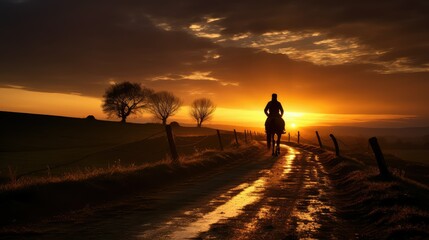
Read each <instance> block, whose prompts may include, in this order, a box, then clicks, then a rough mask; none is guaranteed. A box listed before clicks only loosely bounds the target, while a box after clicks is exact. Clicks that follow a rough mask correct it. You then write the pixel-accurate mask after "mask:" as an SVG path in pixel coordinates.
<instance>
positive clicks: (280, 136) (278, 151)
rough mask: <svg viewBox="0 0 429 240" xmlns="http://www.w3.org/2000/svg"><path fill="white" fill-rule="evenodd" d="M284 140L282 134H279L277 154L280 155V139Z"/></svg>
mask: <svg viewBox="0 0 429 240" xmlns="http://www.w3.org/2000/svg"><path fill="white" fill-rule="evenodd" d="M281 138H282V135H281V134H277V154H280V139H281Z"/></svg>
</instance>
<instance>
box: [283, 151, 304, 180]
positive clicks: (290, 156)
mask: <svg viewBox="0 0 429 240" xmlns="http://www.w3.org/2000/svg"><path fill="white" fill-rule="evenodd" d="M286 148H287V149H288V150H287V154H286V156H285V157H286V163H285V165H284V171H283V174H284V175H286V174H288V173H289V172H290V171H291V170H292V162H293V161H294V159H295V158H296V155H297V154H301V153H300V152H299V151H297V150H296V149H295V148H291V147H289V146H286Z"/></svg>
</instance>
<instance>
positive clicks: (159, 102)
mask: <svg viewBox="0 0 429 240" xmlns="http://www.w3.org/2000/svg"><path fill="white" fill-rule="evenodd" d="M181 106H182V101H181V100H180V98H178V97H176V96H174V94H173V93H171V92H166V91H162V92H157V93H155V94H152V95H151V96H150V98H149V106H148V110H149V112H151V113H152V114H153V115H154V116H155V118H157V119H159V120H161V121H162V124H164V125H166V124H167V119H168V118H169V117H170V116H173V115H174V114H175V113H176V112H177V111H178V110H179V108H180V107H181Z"/></svg>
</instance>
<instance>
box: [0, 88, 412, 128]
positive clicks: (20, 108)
mask: <svg viewBox="0 0 429 240" xmlns="http://www.w3.org/2000/svg"><path fill="white" fill-rule="evenodd" d="M101 103H102V99H101V98H92V97H85V96H79V95H75V94H64V93H45V92H34V91H28V90H24V89H17V88H0V110H2V111H11V112H26V113H37V114H48V115H59V116H68V117H80V118H83V117H86V116H87V115H94V116H95V117H96V118H97V119H101V120H103V119H107V116H106V115H105V114H104V113H103V112H102V110H101ZM412 117H415V116H413V115H394V114H325V113H309V112H285V114H284V117H283V118H284V119H285V122H286V129H289V128H293V129H299V128H303V127H308V126H331V125H342V124H356V123H363V122H370V121H377V120H397V119H403V118H412ZM128 119H129V122H154V119H153V118H152V117H151V116H150V115H149V114H148V113H143V115H138V116H130V117H129V118H128ZM112 120H116V119H112ZM265 120H266V116H265V114H264V112H263V109H261V110H248V109H235V108H223V107H218V108H217V109H216V112H215V113H214V117H213V119H212V120H211V121H208V122H206V123H205V124H211V125H230V126H239V127H240V126H241V127H249V128H257V129H263V128H264V122H265ZM169 121H178V122H179V123H185V124H194V121H193V119H192V118H191V117H190V116H189V106H183V107H182V108H181V109H180V111H179V112H178V113H177V114H176V115H174V116H172V117H171V119H170V120H169Z"/></svg>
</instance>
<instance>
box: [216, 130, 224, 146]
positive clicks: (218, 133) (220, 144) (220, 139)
mask: <svg viewBox="0 0 429 240" xmlns="http://www.w3.org/2000/svg"><path fill="white" fill-rule="evenodd" d="M216 132H217V138H218V139H219V147H220V150H221V151H223V144H222V138H221V137H220V131H219V130H216Z"/></svg>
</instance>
